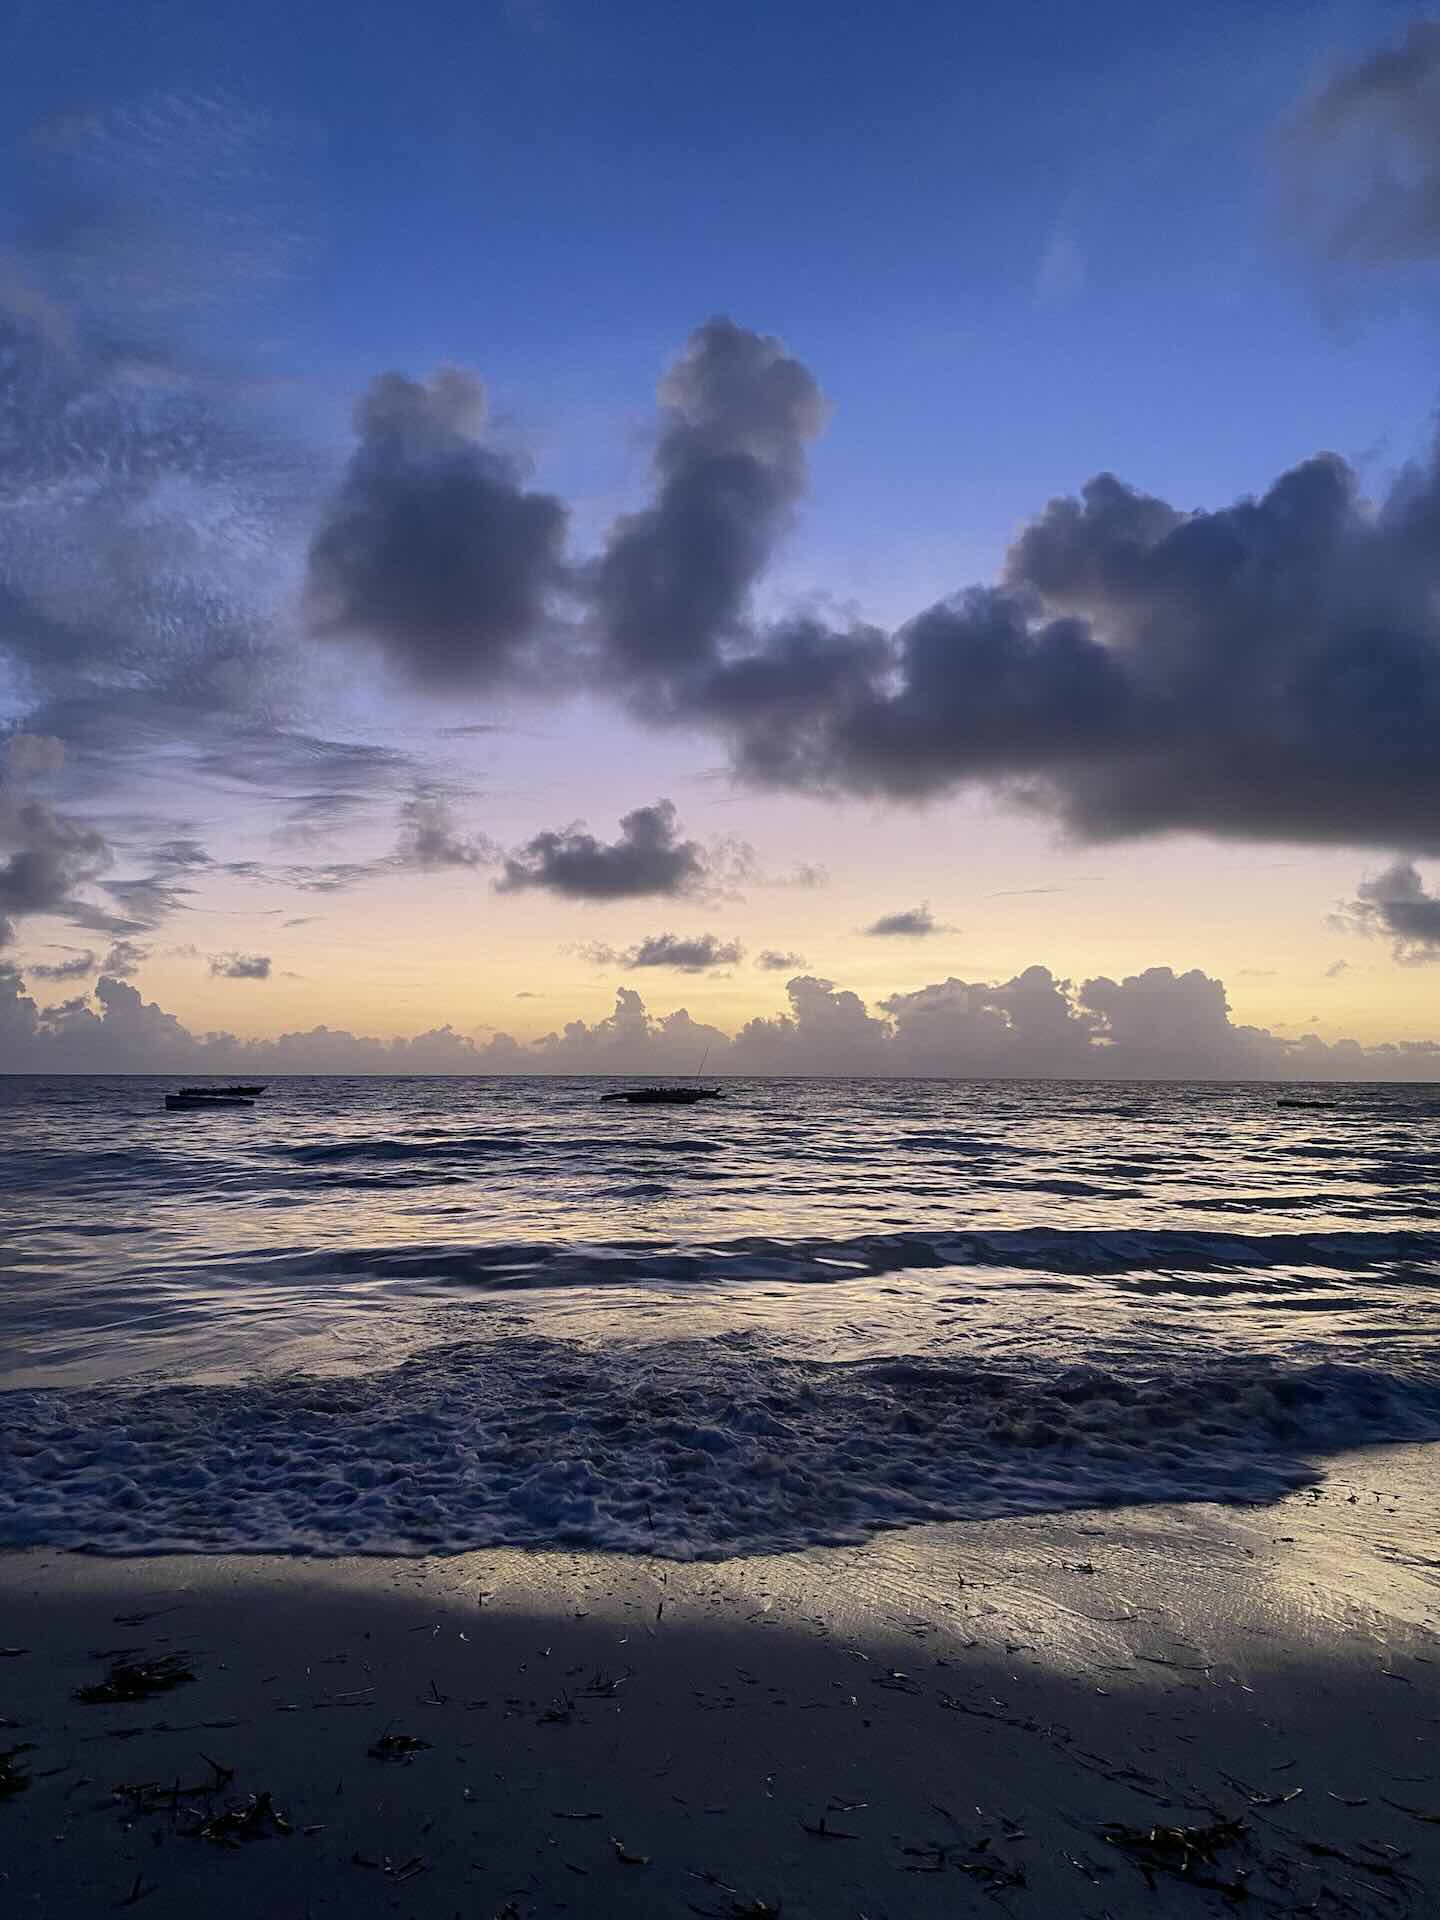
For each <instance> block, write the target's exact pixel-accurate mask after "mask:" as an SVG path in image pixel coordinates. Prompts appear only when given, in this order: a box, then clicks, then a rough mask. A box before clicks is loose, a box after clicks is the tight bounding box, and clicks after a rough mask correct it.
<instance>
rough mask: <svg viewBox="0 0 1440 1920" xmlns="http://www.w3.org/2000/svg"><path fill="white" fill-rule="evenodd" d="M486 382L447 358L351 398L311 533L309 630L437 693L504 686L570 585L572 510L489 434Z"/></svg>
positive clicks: (385, 377) (518, 671) (386, 378)
mask: <svg viewBox="0 0 1440 1920" xmlns="http://www.w3.org/2000/svg"><path fill="white" fill-rule="evenodd" d="M485 421H486V399H485V389H484V387H483V385H482V384H481V382H480V381H479V380H478V379H477V378H476V377H475V376H474V375H473V374H471V373H467V372H465V371H463V370H462V369H460V368H457V367H447V368H443V369H442V370H441V371H440V372H439V373H437V374H435V375H434V377H433V378H432V379H431V380H430V381H429V382H428V383H426V384H425V385H421V384H420V383H419V382H417V381H414V380H408V379H406V378H405V377H404V376H403V375H401V374H398V373H384V374H381V375H380V376H379V377H378V378H377V379H376V380H375V381H373V382H372V384H371V386H370V389H369V391H368V392H367V393H366V395H365V397H364V399H363V400H361V402H360V404H359V406H358V407H357V409H356V416H355V425H356V431H357V433H358V434H359V437H360V444H359V446H358V447H357V449H356V451H355V453H354V456H353V457H352V459H351V462H350V466H349V469H348V471H347V473H346V476H345V480H344V483H343V485H342V486H341V489H340V492H339V495H338V496H337V498H336V500H335V501H334V503H333V505H332V507H331V509H330V512H329V515H328V517H327V519H326V521H325V523H324V525H323V526H322V527H321V528H320V531H319V532H318V533H317V534H316V535H315V538H314V540H313V541H312V543H311V547H310V555H309V569H308V576H307V581H306V605H307V613H308V619H309V624H310V627H311V630H312V631H313V632H315V633H318V634H324V635H330V636H332V637H335V636H338V637H342V638H344V637H357V636H358V637H360V638H362V639H365V640H368V641H370V642H372V643H373V644H374V645H375V646H377V647H378V649H379V651H380V653H381V655H382V657H383V658H384V660H385V661H386V663H387V664H388V665H389V666H390V667H391V668H393V669H394V670H395V671H396V672H397V673H399V674H400V675H401V676H402V677H404V678H406V679H409V680H411V681H412V682H414V683H415V684H417V685H419V686H421V687H424V688H426V689H428V690H431V691H439V692H445V691H452V690H454V689H457V688H473V687H486V686H493V685H497V684H499V683H500V682H503V681H505V680H507V679H512V678H516V677H521V676H522V674H523V672H524V671H527V670H528V668H527V661H526V655H525V649H526V647H527V644H528V643H531V642H533V641H534V639H535V636H536V633H537V630H538V629H539V627H540V626H541V624H542V622H543V620H544V619H545V616H546V613H547V608H548V604H549V601H550V598H551V596H552V594H553V593H554V592H555V591H556V590H557V589H558V588H559V587H560V586H561V585H562V583H563V578H564V574H563V564H562V549H563V545H564V539H565V524H566V511H565V508H564V507H563V506H562V505H561V504H560V502H559V501H558V500H556V499H554V498H552V497H551V496H550V495H549V494H543V493H532V492H528V491H527V490H526V488H525V485H524V474H523V472H522V471H521V469H520V467H519V466H518V465H517V463H516V462H515V461H514V460H513V459H511V458H510V457H509V456H507V455H505V454H502V453H501V452H499V451H497V450H496V449H495V448H493V447H491V446H489V445H487V444H486V443H485V441H484V440H483V438H482V435H483V433H484V428H485Z"/></svg>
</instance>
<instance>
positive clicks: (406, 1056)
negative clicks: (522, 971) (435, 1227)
mask: <svg viewBox="0 0 1440 1920" xmlns="http://www.w3.org/2000/svg"><path fill="white" fill-rule="evenodd" d="M662 937H663V936H662ZM677 964H678V963H677ZM246 977H248V976H246ZM786 996H787V1000H788V1003H789V1004H788V1008H787V1010H786V1011H784V1012H783V1013H779V1014H775V1015H773V1016H769V1017H764V1018H757V1019H753V1020H749V1021H747V1022H746V1023H745V1024H744V1025H743V1026H742V1027H740V1028H739V1030H738V1031H736V1032H734V1033H726V1032H725V1031H723V1030H722V1029H721V1028H718V1027H714V1026H710V1025H707V1024H705V1023H704V1022H702V1021H697V1020H695V1019H693V1018H692V1017H691V1015H690V1013H689V1012H688V1011H687V1010H686V1009H684V1008H680V1009H678V1010H677V1011H675V1012H673V1013H669V1014H666V1015H663V1016H660V1017H657V1016H654V1015H652V1014H650V1013H649V1012H648V1011H647V1009H646V1006H645V1003H644V1000H643V999H642V998H641V996H640V995H639V994H638V993H637V992H636V991H635V990H634V989H633V988H630V987H621V988H620V989H619V990H618V991H617V993H616V996H615V1010H614V1012H613V1013H612V1014H611V1015H610V1016H609V1017H608V1018H606V1019H603V1020H598V1021H595V1022H594V1023H593V1024H592V1023H587V1022H586V1021H584V1020H578V1019H577V1020H571V1021H569V1022H567V1023H566V1024H565V1025H564V1026H563V1027H562V1028H560V1029H559V1030H557V1031H554V1032H551V1033H548V1034H546V1035H544V1036H543V1037H542V1038H541V1039H539V1040H536V1041H533V1042H531V1043H529V1044H522V1043H521V1042H519V1041H517V1040H516V1039H514V1038H513V1037H512V1036H511V1035H509V1034H506V1033H497V1034H494V1035H492V1036H491V1037H490V1038H489V1039H487V1040H484V1041H477V1040H475V1039H473V1038H471V1037H470V1036H469V1035H467V1034H464V1033H459V1032H457V1031H456V1030H455V1029H454V1028H453V1027H450V1026H442V1027H436V1028H432V1029H430V1030H429V1031H428V1032H425V1033H420V1034H416V1035H414V1036H412V1037H409V1038H401V1039H396V1040H388V1041H387V1040H375V1039H368V1038H366V1037H364V1036H361V1035H357V1034H353V1033H348V1032H345V1031H337V1030H336V1029H334V1028H330V1027H323V1026H322V1027H315V1028H313V1029H311V1030H310V1031H309V1032H306V1033H287V1034H282V1035H281V1036H280V1037H279V1038H278V1039H275V1040H265V1041H246V1040H240V1039H237V1038H236V1037H235V1036H234V1035H233V1034H229V1033H223V1032H220V1033H205V1034H196V1033H192V1032H191V1031H189V1030H188V1029H187V1028H186V1027H185V1026H184V1025H182V1023H181V1022H180V1021H179V1020H177V1019H176V1018H175V1016H174V1015H173V1014H170V1013H167V1012H165V1011H164V1009H163V1008H161V1007H159V1006H157V1005H156V1004H155V1003H154V1002H153V1001H147V1000H145V999H144V998H143V996H142V995H141V994H140V993H139V992H138V991H137V989H136V988H134V987H133V986H131V985H129V984H128V983H127V982H125V981H123V980H118V979H115V978H113V977H112V976H109V975H103V976H102V977H101V979H100V980H99V982H98V984H97V986H96V990H95V1005H94V1006H91V1005H89V1004H87V1002H86V1001H85V1000H83V999H75V1000H68V1001H65V1002H63V1003H62V1004H61V1005H60V1006H58V1007H51V1008H48V1009H45V1010H43V1011H42V1010H41V1009H40V1008H39V1007H37V1005H36V1003H35V1001H34V1000H33V999H32V998H31V997H30V995H29V994H28V993H27V992H26V991H25V982H24V979H23V977H22V975H21V973H20V971H19V969H18V968H15V967H13V966H10V965H9V964H8V963H3V962H0V1072H3V1073H63V1072H85V1073H130V1072H149V1073H219V1074H230V1073H236V1072H241V1071H244V1072H247V1073H251V1072H254V1073H272V1074H273V1073H382V1074H383V1073H401V1074H407V1073H411V1074H425V1073H505V1074H510V1073H519V1074H527V1073H528V1074H535V1073H619V1074H636V1073H640V1074H644V1073H679V1074H693V1073H694V1071H695V1067H696V1063H697V1061H698V1060H699V1059H701V1058H702V1056H703V1057H704V1058H705V1059H706V1061H707V1070H708V1071H711V1072H714V1073H717V1074H880V1075H886V1076H894V1077H897V1078H924V1077H941V1078H945V1077H955V1078H963V1077H967V1076H976V1077H987V1076H990V1077H1001V1078H1004V1077H1010V1076H1014V1077H1017V1078H1023V1077H1027V1076H1042V1077H1065V1076H1072V1077H1078V1078H1096V1079H1118V1080H1130V1079H1134V1080H1147V1079H1221V1080H1225V1079H1233V1080H1310V1079H1315V1080H1323V1079H1356V1080H1416V1079H1428V1078H1431V1077H1434V1076H1436V1075H1440V1039H1436V1040H1423V1041H1413V1042H1405V1043H1399V1044H1396V1043H1384V1044H1381V1045H1377V1046H1362V1045H1360V1043H1359V1042H1357V1041H1354V1040H1339V1041H1334V1042H1326V1041H1323V1040H1320V1039H1318V1038H1317V1037H1316V1036H1315V1035H1313V1034H1306V1035H1302V1036H1301V1037H1299V1038H1298V1039H1294V1040H1287V1039H1283V1038H1281V1037H1280V1036H1278V1035H1276V1034H1274V1033H1272V1032H1269V1031H1267V1030H1266V1029H1264V1028H1260V1027H1247V1026H1237V1025H1236V1024H1235V1023H1234V1022H1233V1021H1232V1020H1231V1017H1230V1008H1229V1003H1228V1001H1227V999H1226V995H1225V988H1224V985H1223V983H1222V982H1221V981H1219V980H1216V979H1212V978H1211V977H1209V976H1208V975H1206V974H1204V973H1201V972H1200V971H1199V970H1198V969H1195V970H1192V971H1191V972H1189V973H1183V974H1177V973H1174V972H1173V971H1172V970H1171V969H1170V968H1169V967H1151V968H1148V969H1147V970H1146V971H1145V972H1144V973H1141V974H1131V975H1128V976H1127V977H1126V978H1125V979H1123V980H1112V979H1110V978H1108V977H1106V976H1100V977H1098V978H1095V979H1091V980H1086V981H1084V982H1083V983H1081V984H1080V985H1078V986H1077V985H1075V984H1074V983H1072V982H1070V981H1068V980H1061V979H1057V978H1056V977H1055V976H1054V975H1053V974H1052V973H1051V972H1050V971H1049V969H1048V968H1046V967H1042V966H1033V967H1028V968H1026V970H1025V971H1024V972H1023V973H1020V974H1017V975H1016V976H1015V977H1014V978H1013V979H1011V980H1007V981H1003V982H998V983H985V982H979V981H965V980H957V979H953V978H952V979H948V980H941V981H936V982H934V983H933V984H932V985H930V986H926V987H921V988H919V989H917V990H915V991H913V992H908V993H895V994H891V995H890V996H889V997H888V998H886V999H884V1000H881V1001H880V1002H879V1003H878V1004H877V1006H876V1007H875V1008H874V1009H873V1010H872V1009H871V1008H870V1007H868V1006H867V1005H866V1003H865V1002H864V1001H863V1000H862V999H861V998H860V997H859V995H858V994H855V993H852V992H850V991H849V990H848V989H845V988H841V987H837V986H836V985H835V983H834V982H833V981H830V980H825V979H821V978H819V977H817V976H815V975H811V974H800V975H796V976H795V977H794V978H792V979H791V980H790V981H789V982H788V984H787V987H786Z"/></svg>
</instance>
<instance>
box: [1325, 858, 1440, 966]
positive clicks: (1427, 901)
mask: <svg viewBox="0 0 1440 1920" xmlns="http://www.w3.org/2000/svg"><path fill="white" fill-rule="evenodd" d="M1344 917H1345V918H1346V919H1347V920H1348V921H1349V922H1350V924H1351V925H1352V926H1355V927H1357V928H1359V930H1360V931H1361V932H1363V933H1375V934H1381V935H1383V936H1384V937H1386V938H1387V939H1389V940H1390V941H1391V942H1392V943H1393V946H1392V950H1393V952H1394V955H1395V958H1396V959H1397V960H1399V961H1400V962H1401V963H1402V964H1403V965H1405V966H1416V965H1422V964H1424V963H1425V962H1427V961H1432V960H1440V894H1434V893H1427V892H1426V890H1425V883H1424V881H1423V880H1422V879H1421V877H1420V870H1419V868H1418V867H1417V866H1416V865H1415V863H1414V862H1413V861H1411V860H1396V861H1393V862H1392V863H1391V864H1390V865H1389V866H1388V867H1386V868H1385V869H1384V871H1383V872H1381V873H1377V874H1375V875H1373V876H1372V877H1371V878H1370V879H1368V880H1362V881H1361V882H1360V884H1359V886H1358V887H1357V888H1356V889H1355V898H1354V899H1353V900H1352V901H1351V902H1350V903H1349V904H1348V906H1347V907H1346V908H1345V910H1344ZM1336 964H1337V966H1339V965H1343V964H1344V963H1343V962H1337V963H1336ZM1333 971H1334V969H1333V968H1332V972H1333Z"/></svg>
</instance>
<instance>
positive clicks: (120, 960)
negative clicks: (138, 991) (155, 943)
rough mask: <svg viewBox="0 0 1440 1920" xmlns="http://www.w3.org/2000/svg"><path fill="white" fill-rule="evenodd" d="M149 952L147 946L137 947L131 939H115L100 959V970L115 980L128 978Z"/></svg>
mask: <svg viewBox="0 0 1440 1920" xmlns="http://www.w3.org/2000/svg"><path fill="white" fill-rule="evenodd" d="M149 954H150V949H149V948H148V947H138V946H136V944H135V942H134V941H133V940H117V941H116V942H115V944H114V945H113V946H112V947H111V949H110V951H109V952H108V953H107V954H106V956H105V958H104V959H103V960H102V961H101V963H100V971H101V972H102V973H108V974H110V975H112V976H113V977H114V978H115V979H116V980H128V979H129V978H130V977H131V975H132V974H136V973H138V972H139V971H140V968H141V966H142V965H143V964H144V962H145V961H146V960H147V959H148V958H149Z"/></svg>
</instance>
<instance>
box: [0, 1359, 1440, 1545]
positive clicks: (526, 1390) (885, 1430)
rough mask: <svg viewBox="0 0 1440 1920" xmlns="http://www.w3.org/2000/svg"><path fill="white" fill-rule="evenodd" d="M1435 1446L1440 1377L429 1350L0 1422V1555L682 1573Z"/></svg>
mask: <svg viewBox="0 0 1440 1920" xmlns="http://www.w3.org/2000/svg"><path fill="white" fill-rule="evenodd" d="M1437 1435H1440V1381H1433V1380H1422V1379H1414V1378H1410V1379H1406V1378H1397V1377H1392V1376H1390V1375H1387V1374H1385V1373H1383V1372H1379V1371H1375V1370H1369V1369H1364V1368H1361V1367H1357V1366H1335V1365H1329V1364H1326V1365H1318V1366H1311V1367H1308V1368H1293V1367H1292V1368H1288V1369H1287V1368H1284V1367H1278V1366H1276V1365H1273V1364H1271V1363H1269V1362H1266V1361H1262V1360H1258V1359H1255V1358H1250V1357H1245V1356H1233V1357H1229V1358H1219V1359H1215V1360H1212V1361H1211V1362H1209V1363H1208V1364H1203V1363H1202V1364H1199V1365H1196V1366H1194V1367H1192V1368H1190V1369H1188V1370H1186V1369H1183V1368H1180V1367H1178V1366H1176V1365H1174V1364H1171V1365H1168V1366H1159V1367H1151V1368H1147V1367H1144V1366H1136V1365H1135V1364H1133V1360H1132V1363H1131V1364H1130V1365H1129V1366H1128V1367H1127V1368H1126V1369H1125V1370H1124V1371H1123V1372H1122V1371H1119V1370H1113V1369H1110V1368H1107V1367H1105V1366H1103V1365H1096V1366H1087V1367H1067V1368H1063V1369H1059V1370H1051V1371H1048V1372H1047V1371H1046V1369H1045V1368H1044V1366H1043V1365H1035V1366H1032V1367H1029V1368H1026V1369H1021V1368H1019V1367H1017V1366H1014V1365H1011V1366H1007V1367H998V1366H985V1365H967V1364H965V1363H963V1362H961V1361H957V1360H956V1359H954V1358H950V1359H946V1360H944V1361H935V1360H927V1359H923V1358H916V1357H906V1356H902V1357H895V1358H888V1359H878V1360H877V1359H868V1360H863V1361H851V1362H846V1363H835V1362H829V1363H826V1362H818V1361H812V1360H802V1359H797V1358H795V1357H794V1356H793V1355H790V1354H787V1353H786V1352H784V1351H783V1350H782V1349H779V1348H777V1347H776V1345H775V1344H774V1343H773V1342H772V1341H770V1340H768V1339H766V1338H764V1337H762V1336H760V1335H757V1334H750V1333H732V1334H728V1335H723V1336H721V1337H719V1338H715V1339H709V1340H681V1341H667V1342H662V1343H652V1344H649V1345H641V1344H634V1343H624V1342H620V1343H613V1344H609V1345H606V1346H603V1347H594V1346H587V1345H585V1344H582V1343H572V1342H567V1341H559V1340H554V1339H549V1338H545V1337H541V1336H535V1335H522V1336H512V1337H508V1338H500V1339H496V1340H487V1341H483V1342H467V1343H460V1344H451V1345H447V1346H445V1347H442V1348H438V1349H435V1350H432V1351H430V1352H427V1353H423V1354H420V1355H417V1356H415V1357H414V1358H412V1359H410V1360H408V1361H407V1362H405V1363H404V1364H403V1365H401V1366H399V1367H396V1368H392V1369H390V1370H388V1371H385V1372H380V1373H372V1374H368V1375H364V1376H359V1377H350V1378H344V1379H333V1378H332V1379H321V1378H316V1377H312V1376H305V1375H290V1376H286V1377H282V1378H280V1379H278V1380H270V1381H267V1382H260V1383H253V1384H249V1385H245V1386H200V1385H191V1386H183V1385H177V1386H172V1387H159V1388H150V1389H148V1390H143V1391H142V1390H139V1389H135V1388H127V1389H120V1388H113V1387H107V1388H96V1389H93V1390H91V1391H89V1392H85V1393H77V1394H69V1395H60V1394H52V1393H15V1394H10V1395H8V1396H5V1398H4V1400H3V1401H0V1545H5V1546H20V1545H27V1544H32V1543H38V1542H44V1543H46V1544H49V1545H54V1546H62V1547H71V1548H88V1549H92V1550H97V1551H102V1552H131V1553H133V1552H160V1551H166V1550H187V1551H188V1550H196V1551H221V1550H240V1551H260V1550H266V1551H281V1552H303V1553H321V1554H326V1553H331V1554H342V1553H356V1552H373V1553H380V1552H385V1553H390V1552H397V1553H417V1552H435V1551H460V1550H464V1549H467V1548H477V1547H487V1546H496V1545H501V1544H509V1545H525V1544H537V1545H540V1544H543V1545H556V1544H573V1545H583V1546H588V1547H605V1548H624V1549H631V1550H638V1551H644V1552H653V1553H658V1554H661V1555H664V1556H669V1557H672V1558H676V1559H697V1558H707V1557H708V1558H713V1557H720V1556H725V1555H729V1554H735V1553H742V1552H770V1551H777V1550H781V1549H785V1548H794V1547H801V1546H806V1545H810V1544H815V1543H826V1542H828V1543H841V1542H849V1541H857V1540H860V1539H863V1538H865V1537H866V1536H867V1535H869V1534H872V1533H874V1532H876V1531H878V1530H880V1529H883V1528H893V1527H901V1526H907V1525H913V1524H917V1523H920V1522H924V1521H932V1520H965V1519H972V1518H980V1517H984V1516H989V1515H995V1514H1004V1513H1023V1512H1033V1511H1045V1510H1061V1509H1075V1508H1080V1507H1087V1506H1100V1505H1107V1504H1113V1503H1116V1502H1120V1501H1126V1502H1132V1501H1155V1500H1207V1499H1214V1500H1235V1499H1244V1500H1264V1499H1270V1498H1274V1497H1276V1496H1278V1495H1279V1494H1281V1493H1283V1492H1285V1491H1286V1490H1288V1489H1290V1488H1293V1487H1295V1486H1297V1485H1302V1484H1304V1483H1305V1482H1306V1481H1308V1480H1310V1479H1312V1478H1313V1477H1314V1476H1315V1473H1316V1469H1317V1463H1318V1462H1319V1461H1320V1460H1321V1459H1323V1457H1324V1456H1325V1455H1326V1454H1328V1453H1329V1452H1331V1451H1333V1450H1336V1449H1338V1448H1341V1447H1344V1446H1349V1445H1355V1444H1361V1443H1365V1442H1373V1441H1382V1440H1400V1439H1417V1438H1431V1437H1436V1436H1437Z"/></svg>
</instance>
